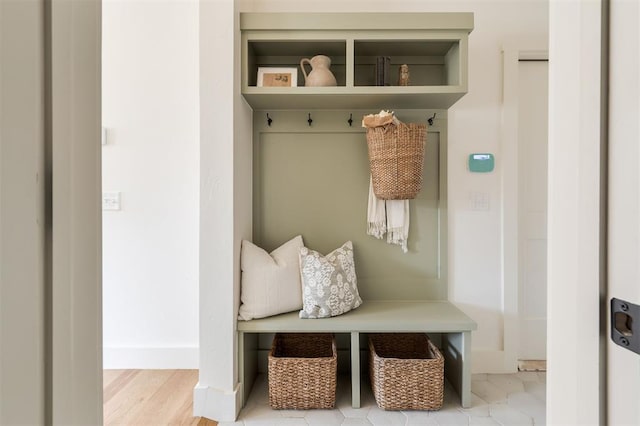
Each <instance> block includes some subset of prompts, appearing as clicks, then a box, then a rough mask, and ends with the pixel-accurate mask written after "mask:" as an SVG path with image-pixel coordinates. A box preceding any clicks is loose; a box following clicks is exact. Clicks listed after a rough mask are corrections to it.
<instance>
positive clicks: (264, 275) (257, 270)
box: [238, 235, 304, 321]
mask: <svg viewBox="0 0 640 426" xmlns="http://www.w3.org/2000/svg"><path fill="white" fill-rule="evenodd" d="M302 247H304V243H303V242H302V236H300V235H298V236H297V237H295V238H293V239H292V240H291V241H288V242H286V243H284V244H283V245H281V246H280V247H278V248H277V249H275V250H274V251H272V252H271V253H270V254H269V253H267V252H266V251H265V250H263V249H261V248H260V247H258V246H256V245H255V244H253V243H251V242H250V241H242V252H241V257H240V267H241V269H242V280H241V289H240V309H239V311H238V319H241V320H245V321H247V320H251V319H254V318H264V317H269V316H271V315H277V314H281V313H284V312H291V311H295V310H297V309H300V308H301V307H302V290H301V288H302V287H301V284H300V261H299V253H300V249H301V248H302Z"/></svg>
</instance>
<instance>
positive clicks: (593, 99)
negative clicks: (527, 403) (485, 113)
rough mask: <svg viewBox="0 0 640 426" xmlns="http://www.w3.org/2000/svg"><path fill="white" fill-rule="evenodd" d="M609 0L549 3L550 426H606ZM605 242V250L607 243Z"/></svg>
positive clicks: (548, 324)
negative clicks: (604, 112)
mask: <svg viewBox="0 0 640 426" xmlns="http://www.w3.org/2000/svg"><path fill="white" fill-rule="evenodd" d="M602 6H603V3H602V1H584V2H577V1H569V2H567V1H553V2H550V3H549V32H550V36H551V37H550V43H549V183H548V185H549V186H548V188H549V191H548V200H549V204H548V227H547V230H548V240H547V247H548V248H547V250H548V251H547V318H548V321H547V354H548V356H547V358H548V360H547V366H548V373H547V424H550V425H596V424H606V419H605V417H604V414H605V406H604V404H603V400H604V398H602V396H603V393H604V392H605V386H606V381H604V380H603V377H602V376H601V373H602V371H601V370H602V369H604V368H605V363H604V361H605V359H604V358H603V354H602V353H601V348H602V347H601V342H603V341H604V339H606V336H605V335H601V328H600V327H601V325H600V315H599V313H600V309H601V307H602V302H603V300H602V298H603V296H604V295H602V294H601V288H600V276H601V273H602V270H601V269H600V262H601V258H600V244H601V241H600V231H601V229H600V227H601V224H600V221H601V217H600V211H601V207H600V183H601V182H600V166H601V158H600V149H601V133H602V128H601V126H602V124H603V123H602V120H601V106H602V105H601V104H602V103H603V102H606V95H605V97H603V93H602V92H601V82H602V77H603V76H602V74H601V71H602V70H601V65H602V60H603V59H604V57H603V55H602V39H601V37H602V31H603V28H602V24H603V20H602V18H603V16H602V11H603V10H602ZM605 60H606V59H605ZM602 243H605V242H604V241H602Z"/></svg>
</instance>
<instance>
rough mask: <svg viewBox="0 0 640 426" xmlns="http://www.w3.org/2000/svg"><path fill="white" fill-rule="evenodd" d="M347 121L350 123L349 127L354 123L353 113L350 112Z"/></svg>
mask: <svg viewBox="0 0 640 426" xmlns="http://www.w3.org/2000/svg"><path fill="white" fill-rule="evenodd" d="M347 123H349V127H351V126H352V125H353V114H349V119H348V120H347Z"/></svg>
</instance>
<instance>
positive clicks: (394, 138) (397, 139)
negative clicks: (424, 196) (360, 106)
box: [367, 123, 427, 200]
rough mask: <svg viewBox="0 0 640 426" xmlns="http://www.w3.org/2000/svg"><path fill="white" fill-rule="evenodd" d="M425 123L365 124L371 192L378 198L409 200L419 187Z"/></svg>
mask: <svg viewBox="0 0 640 426" xmlns="http://www.w3.org/2000/svg"><path fill="white" fill-rule="evenodd" d="M426 136H427V126H426V125H424V124H415V123H409V124H405V123H400V124H399V125H397V126H396V125H394V124H389V125H387V126H381V127H370V128H367V146H368V148H369V166H370V168H371V178H372V181H373V192H374V193H375V194H376V197H378V198H379V199H381V200H410V199H413V198H416V196H417V195H418V193H419V192H420V189H422V168H423V164H424V146H425V143H426Z"/></svg>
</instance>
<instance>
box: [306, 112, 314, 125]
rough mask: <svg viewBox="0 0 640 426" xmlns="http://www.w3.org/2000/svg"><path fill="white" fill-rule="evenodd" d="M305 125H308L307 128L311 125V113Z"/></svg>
mask: <svg viewBox="0 0 640 426" xmlns="http://www.w3.org/2000/svg"><path fill="white" fill-rule="evenodd" d="M307 123H309V127H311V123H313V120H312V119H311V113H309V119H308V120H307Z"/></svg>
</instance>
